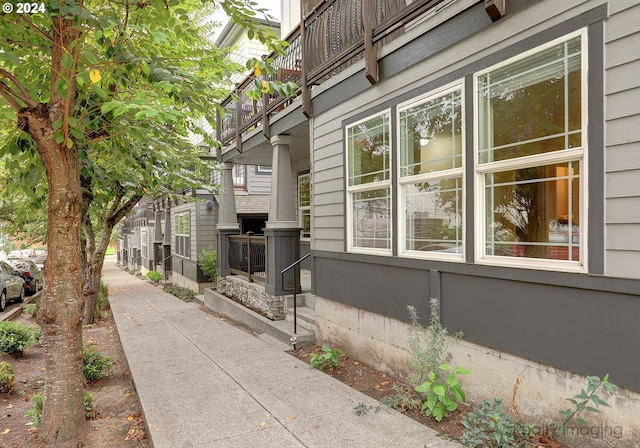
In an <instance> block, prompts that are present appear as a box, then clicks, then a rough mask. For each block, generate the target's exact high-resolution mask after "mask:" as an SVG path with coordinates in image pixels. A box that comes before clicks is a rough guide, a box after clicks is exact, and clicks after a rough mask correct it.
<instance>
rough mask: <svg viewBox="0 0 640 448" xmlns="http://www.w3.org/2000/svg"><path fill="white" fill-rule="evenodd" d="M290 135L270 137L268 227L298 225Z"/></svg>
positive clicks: (288, 227) (284, 227) (287, 227)
mask: <svg viewBox="0 0 640 448" xmlns="http://www.w3.org/2000/svg"><path fill="white" fill-rule="evenodd" d="M290 143H291V136H289V135H276V136H274V137H271V144H272V145H273V159H272V164H271V203H270V205H269V220H268V221H267V228H268V229H291V228H297V227H298V221H297V220H296V207H295V205H296V202H295V191H294V188H293V180H292V175H291V156H290V154H289V145H290Z"/></svg>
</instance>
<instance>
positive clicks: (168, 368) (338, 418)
mask: <svg viewBox="0 0 640 448" xmlns="http://www.w3.org/2000/svg"><path fill="white" fill-rule="evenodd" d="M104 281H105V282H106V283H107V284H108V285H109V301H110V303H111V309H112V311H113V315H114V318H115V321H116V325H117V328H118V333H119V334H120V339H121V340H122V345H123V346H124V351H125V353H126V356H127V360H128V362H129V367H130V369H131V374H132V377H133V381H134V384H135V387H136V389H137V391H138V395H139V397H140V401H141V403H142V410H143V412H144V417H145V420H146V424H147V428H148V432H149V437H150V439H151V442H152V445H153V446H154V447H155V448H187V447H224V448H235V447H237V448H248V447H249V448H250V447H255V448H270V447H274V448H289V447H291V448H293V447H296V448H299V447H318V448H326V447H345V448H350V447H354V448H356V447H358V448H360V447H367V448H369V447H380V448H386V447H399V448H400V447H401V448H425V447H428V448H436V447H438V448H444V447H459V446H460V445H458V444H457V443H454V442H450V441H446V440H443V439H441V438H439V437H437V436H436V434H435V432H434V431H433V430H431V429H429V428H426V427H425V426H423V425H421V424H419V423H417V422H415V421H413V420H411V419H410V418H408V417H405V416H403V415H402V414H400V413H398V412H396V411H394V410H391V409H389V408H387V407H384V406H383V407H382V409H381V410H380V412H378V413H375V412H370V413H369V414H368V415H364V416H357V415H356V414H355V412H354V407H355V406H356V405H358V404H359V403H365V404H367V405H368V404H374V405H375V403H374V402H373V400H372V399H371V398H369V397H367V396H366V395H363V394H361V393H360V392H358V391H356V390H355V389H352V388H350V387H349V386H347V385H345V384H343V383H342V382H340V381H338V380H336V379H333V378H331V377H330V376H328V375H326V374H324V373H322V372H320V371H318V370H316V369H311V368H310V367H309V365H308V364H305V363H304V362H302V361H300V360H298V359H297V358H294V357H293V356H291V355H289V354H287V353H285V350H286V349H287V348H288V347H287V346H286V345H284V344H282V343H280V342H277V341H275V340H270V339H268V338H267V339H262V338H258V337H255V336H253V335H251V334H249V333H247V332H245V331H243V330H241V329H239V328H236V327H234V326H233V325H230V324H229V323H228V322H225V321H224V320H221V319H219V318H217V317H214V316H211V315H209V314H208V313H206V312H204V311H202V310H201V309H199V308H198V307H197V306H195V305H193V304H188V303H185V302H182V301H181V300H179V299H177V298H175V297H174V296H172V295H170V294H167V293H165V292H163V291H162V290H161V289H160V288H157V287H155V286H153V285H150V284H148V283H147V282H144V281H141V280H140V279H138V278H135V277H133V276H131V275H129V274H128V273H127V272H125V271H123V270H122V269H120V268H118V267H117V266H116V265H115V262H113V261H107V262H106V263H105V266H104Z"/></svg>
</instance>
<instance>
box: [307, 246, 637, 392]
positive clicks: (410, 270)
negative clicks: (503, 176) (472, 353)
mask: <svg viewBox="0 0 640 448" xmlns="http://www.w3.org/2000/svg"><path fill="white" fill-rule="evenodd" d="M313 254H314V286H315V291H314V292H315V294H316V295H317V296H318V297H321V298H325V299H328V300H332V301H336V302H338V303H341V304H345V305H350V306H353V307H355V308H358V309H362V310H367V311H370V312H373V313H376V314H380V315H383V316H388V317H391V318H393V319H397V320H400V321H403V322H409V315H408V312H407V305H413V306H415V307H416V310H417V311H418V315H419V316H420V317H421V321H422V322H423V324H424V325H426V322H427V317H428V302H429V298H430V297H439V298H440V301H441V313H442V322H443V324H444V326H446V327H447V328H448V329H449V332H450V333H453V332H456V331H460V330H461V331H463V332H464V339H465V340H468V341H470V342H473V343H477V344H480V345H483V346H486V347H490V348H493V349H496V350H500V351H504V352H506V353H510V354H513V355H516V356H519V357H522V358H525V359H530V360H533V361H536V362H540V363H543V364H547V365H550V366H553V367H557V368H560V369H563V370H567V371H570V372H577V373H580V374H584V375H599V376H602V375H604V374H606V373H609V374H610V375H611V378H612V381H614V382H615V383H616V384H618V385H620V386H623V387H626V388H630V389H633V390H637V391H640V375H638V373H639V372H640V357H638V356H635V353H637V350H638V347H639V346H640V332H639V331H638V326H637V318H638V316H640V293H639V291H640V282H639V281H637V280H628V279H615V278H604V277H593V276H589V275H583V274H563V273H557V272H541V271H531V270H525V269H509V268H497V267H488V266H474V265H468V264H462V263H460V264H455V263H437V262H429V261H423V260H405V259H398V258H395V257H377V256H368V255H355V254H343V253H331V252H318V251H314V252H313ZM603 368H604V369H606V371H602V369H603Z"/></svg>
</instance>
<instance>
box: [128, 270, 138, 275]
mask: <svg viewBox="0 0 640 448" xmlns="http://www.w3.org/2000/svg"><path fill="white" fill-rule="evenodd" d="M137 272H138V271H136V270H135V269H130V270H129V275H136V273H137Z"/></svg>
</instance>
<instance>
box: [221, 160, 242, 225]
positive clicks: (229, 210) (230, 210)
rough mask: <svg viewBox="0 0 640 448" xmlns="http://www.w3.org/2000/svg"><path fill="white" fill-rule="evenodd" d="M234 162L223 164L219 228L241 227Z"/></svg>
mask: <svg viewBox="0 0 640 448" xmlns="http://www.w3.org/2000/svg"><path fill="white" fill-rule="evenodd" d="M232 170H233V163H223V164H222V185H221V191H220V210H219V212H218V224H217V225H216V228H217V229H229V230H235V229H239V228H240V225H239V224H238V215H237V213H236V198H235V194H234V190H233V173H232Z"/></svg>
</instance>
